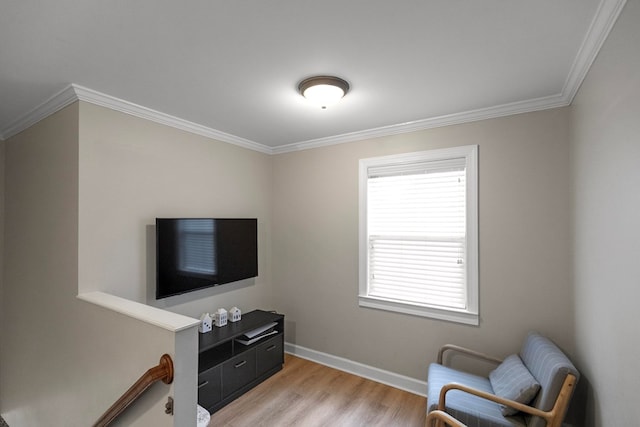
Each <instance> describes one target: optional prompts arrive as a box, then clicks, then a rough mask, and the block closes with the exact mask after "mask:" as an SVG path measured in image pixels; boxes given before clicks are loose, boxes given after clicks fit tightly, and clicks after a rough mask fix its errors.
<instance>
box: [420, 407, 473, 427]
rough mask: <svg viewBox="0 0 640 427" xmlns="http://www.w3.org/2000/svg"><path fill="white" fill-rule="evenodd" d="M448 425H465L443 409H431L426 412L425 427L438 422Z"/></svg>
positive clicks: (463, 426) (457, 426) (435, 425)
mask: <svg viewBox="0 0 640 427" xmlns="http://www.w3.org/2000/svg"><path fill="white" fill-rule="evenodd" d="M443 422H444V425H449V426H453V427H467V426H466V425H465V424H462V423H461V422H460V421H458V420H456V419H455V418H453V417H452V416H451V415H449V414H447V413H446V412H444V411H440V410H437V409H436V410H435V411H431V412H429V413H428V414H427V421H426V422H425V424H424V425H425V427H437V426H438V424H440V425H443V424H442V423H443Z"/></svg>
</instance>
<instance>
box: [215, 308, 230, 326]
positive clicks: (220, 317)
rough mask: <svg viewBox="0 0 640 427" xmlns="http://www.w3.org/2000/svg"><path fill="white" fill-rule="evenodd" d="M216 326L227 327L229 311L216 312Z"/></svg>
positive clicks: (222, 309)
mask: <svg viewBox="0 0 640 427" xmlns="http://www.w3.org/2000/svg"><path fill="white" fill-rule="evenodd" d="M214 317H215V325H216V326H217V327H221V326H225V325H226V324H227V310H225V309H224V308H219V309H218V310H217V311H216V312H215V315H214Z"/></svg>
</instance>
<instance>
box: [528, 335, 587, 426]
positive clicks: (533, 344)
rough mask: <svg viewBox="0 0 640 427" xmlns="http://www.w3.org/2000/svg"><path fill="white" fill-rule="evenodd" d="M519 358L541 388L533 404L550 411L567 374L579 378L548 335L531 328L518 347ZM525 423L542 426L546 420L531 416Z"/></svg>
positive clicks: (573, 367) (576, 371)
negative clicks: (531, 330) (522, 343)
mask: <svg viewBox="0 0 640 427" xmlns="http://www.w3.org/2000/svg"><path fill="white" fill-rule="evenodd" d="M520 359H522V363H524V364H525V366H526V367H527V369H529V372H531V375H533V376H534V377H535V379H536V380H537V381H538V382H539V383H540V392H539V393H538V396H537V397H536V398H535V399H534V401H533V402H532V406H535V407H536V408H538V409H541V410H543V411H550V410H551V409H552V408H553V405H554V404H555V401H556V399H557V398H558V394H559V393H560V389H561V388H562V384H563V383H564V380H565V378H566V377H567V374H573V375H575V376H576V382H577V380H578V379H579V378H580V374H579V373H578V370H577V369H576V368H575V366H573V364H572V363H571V361H570V360H569V359H568V358H567V356H565V355H564V353H563V352H562V351H561V350H560V349H559V348H558V347H557V346H556V345H555V344H554V343H553V342H551V340H549V339H548V338H546V337H544V336H542V335H540V334H539V333H537V332H530V333H529V334H528V335H527V338H526V339H525V341H524V345H523V346H522V350H520ZM527 425H529V426H531V427H544V426H545V425H546V423H545V421H544V420H543V419H542V418H539V417H530V419H529V420H528V421H527Z"/></svg>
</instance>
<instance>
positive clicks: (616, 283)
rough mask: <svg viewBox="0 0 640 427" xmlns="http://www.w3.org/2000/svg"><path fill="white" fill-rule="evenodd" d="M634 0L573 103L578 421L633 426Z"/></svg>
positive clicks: (639, 106) (638, 85) (638, 80)
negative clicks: (581, 416)
mask: <svg viewBox="0 0 640 427" xmlns="http://www.w3.org/2000/svg"><path fill="white" fill-rule="evenodd" d="M639 23H640V2H639V1H638V0H629V1H627V4H626V6H625V8H624V9H623V11H622V14H621V15H620V17H619V19H618V22H617V23H616V25H615V27H614V29H613V31H612V32H611V34H610V35H609V38H608V39H607V41H606V42H605V44H604V46H603V48H602V50H601V51H600V53H599V55H598V58H597V59H596V62H595V64H594V65H593V67H592V68H591V70H590V71H589V74H588V75H587V78H586V80H585V81H584V83H583V84H582V87H581V88H580V91H579V93H578V95H577V97H576V98H575V100H574V104H573V107H572V138H571V139H572V151H571V152H572V163H573V177H572V178H573V185H572V193H573V195H574V206H573V210H574V213H573V226H574V239H573V240H574V282H575V317H576V321H575V323H576V348H577V352H576V354H577V364H578V368H579V369H580V370H581V371H582V374H583V378H582V379H581V383H580V384H579V388H578V391H579V393H580V399H583V400H586V402H585V403H584V405H585V408H586V415H585V420H584V424H583V425H585V426H587V427H591V426H631V425H638V422H639V420H640V406H639V405H638V404H637V390H638V384H640V371H639V370H638V360H639V359H640V344H639V343H638V337H640V316H639V315H638V300H639V299H640V272H639V270H638V262H639V260H640V243H639V242H640V226H639V225H638V219H639V218H640V217H639V212H640V191H639V190H638V184H640V120H639V118H640V54H639V52H640V51H639V50H638V47H639V46H640V25H638V24H639Z"/></svg>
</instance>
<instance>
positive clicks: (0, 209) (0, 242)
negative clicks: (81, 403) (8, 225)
mask: <svg viewBox="0 0 640 427" xmlns="http://www.w3.org/2000/svg"><path fill="white" fill-rule="evenodd" d="M4 173H5V142H4V141H0V325H2V324H3V322H4V319H3V316H2V313H3V307H4V305H3V303H2V294H3V289H4ZM2 342H4V329H3V328H2V327H0V343H2ZM0 353H1V352H0ZM1 364H2V355H1V354H0V384H1V383H2V366H1ZM0 402H2V387H0Z"/></svg>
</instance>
